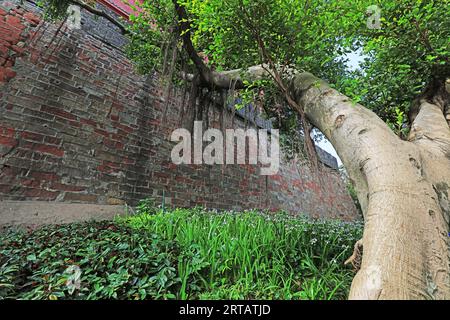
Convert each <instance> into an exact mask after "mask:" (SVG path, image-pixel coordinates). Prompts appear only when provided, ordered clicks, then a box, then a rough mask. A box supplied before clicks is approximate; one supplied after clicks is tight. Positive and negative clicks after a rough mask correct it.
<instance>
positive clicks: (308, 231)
mask: <svg viewBox="0 0 450 320" xmlns="http://www.w3.org/2000/svg"><path fill="white" fill-rule="evenodd" d="M361 232H362V226H361V224H360V223H344V222H338V221H312V220H309V219H307V218H305V217H292V216H290V215H288V214H286V213H283V212H280V213H272V214H268V213H261V212H256V211H244V212H216V211H213V212H211V211H208V212H207V211H205V210H204V209H201V208H194V209H174V210H171V211H165V212H163V211H162V210H159V211H158V210H155V209H153V208H151V207H150V206H146V205H141V206H140V207H139V213H138V214H136V215H133V216H128V217H121V218H117V219H116V221H114V222H102V223H93V222H90V223H78V224H72V225H65V226H51V227H45V228H41V229H39V230H37V231H34V232H31V233H23V232H16V231H11V232H9V233H7V234H6V235H3V236H1V238H0V298H1V297H3V298H24V299H55V298H57V299H99V298H116V299H171V298H177V299H345V298H346V296H347V294H348V290H349V286H350V283H351V279H352V277H353V275H354V274H353V272H352V271H351V270H350V269H349V268H346V267H344V266H343V261H344V260H345V259H346V258H348V257H349V256H350V255H351V253H352V247H353V244H354V242H355V241H356V240H358V239H359V238H360V237H361ZM70 265H76V266H78V267H79V268H80V270H81V278H80V281H81V285H80V287H79V288H77V289H75V290H74V289H72V290H69V289H68V288H67V286H66V282H67V280H68V279H69V278H70V275H68V274H67V267H68V266H70Z"/></svg>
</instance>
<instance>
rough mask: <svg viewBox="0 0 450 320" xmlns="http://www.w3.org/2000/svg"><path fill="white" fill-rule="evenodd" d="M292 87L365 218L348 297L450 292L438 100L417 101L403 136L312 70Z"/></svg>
mask: <svg viewBox="0 0 450 320" xmlns="http://www.w3.org/2000/svg"><path fill="white" fill-rule="evenodd" d="M291 90H292V91H293V92H294V93H295V96H296V97H297V99H298V101H299V103H300V104H301V105H303V106H304V108H305V113H306V114H307V116H308V118H309V119H310V120H311V121H312V122H313V124H314V125H315V126H317V127H318V128H319V129H320V130H321V131H322V132H323V133H324V134H325V135H326V136H327V138H328V139H329V140H330V141H331V142H332V144H333V145H334V146H335V148H336V150H337V152H338V154H339V156H340V157H341V159H342V161H343V163H344V165H345V167H346V168H347V170H348V173H349V176H350V178H351V179H352V181H353V182H354V184H355V188H356V190H357V193H358V198H359V200H360V203H361V206H362V209H363V213H364V220H365V228H364V235H363V239H362V245H363V256H362V263H361V268H360V270H359V271H358V273H357V274H356V276H355V278H354V280H353V283H352V287H351V291H350V297H349V298H350V299H450V268H449V262H450V260H449V234H448V232H449V215H450V204H449V193H450V128H449V126H448V123H447V121H446V119H445V115H444V111H445V110H444V106H445V105H446V104H448V101H447V102H446V101H445V99H448V92H446V93H445V94H446V95H445V97H444V99H436V101H441V102H443V103H442V104H439V103H438V102H437V103H429V102H427V101H425V100H424V101H421V105H420V111H419V113H418V115H417V117H416V118H415V120H414V123H413V125H412V129H411V134H410V136H409V139H408V140H409V141H403V140H401V139H399V138H398V137H397V136H396V135H395V134H394V133H393V132H392V131H391V130H390V129H389V128H388V127H387V125H386V124H385V123H384V122H383V121H382V120H381V119H379V118H378V117H377V116H376V115H375V114H374V113H373V112H371V111H370V110H368V109H365V108H363V107H362V106H360V105H358V104H356V105H355V104H354V103H352V102H351V101H349V98H347V97H346V96H344V95H341V94H340V93H338V92H337V91H336V90H334V89H332V88H330V87H329V86H328V85H327V84H326V83H325V82H323V81H320V80H319V79H317V78H315V77H314V76H312V75H311V74H308V73H303V74H299V75H297V76H296V77H295V79H294V81H293V83H292V87H291Z"/></svg>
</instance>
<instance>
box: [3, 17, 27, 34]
mask: <svg viewBox="0 0 450 320" xmlns="http://www.w3.org/2000/svg"><path fill="white" fill-rule="evenodd" d="M6 23H7V24H8V25H9V26H10V27H11V26H12V27H15V28H17V29H20V30H22V29H24V28H25V26H24V25H23V24H22V21H21V20H20V18H18V17H16V16H11V15H10V16H7V17H6Z"/></svg>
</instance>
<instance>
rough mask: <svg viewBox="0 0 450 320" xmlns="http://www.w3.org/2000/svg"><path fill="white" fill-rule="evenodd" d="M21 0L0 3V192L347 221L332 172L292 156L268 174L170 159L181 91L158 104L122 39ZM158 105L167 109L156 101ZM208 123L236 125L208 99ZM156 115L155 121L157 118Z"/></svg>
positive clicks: (349, 210) (153, 85) (347, 203)
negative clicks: (45, 18)
mask: <svg viewBox="0 0 450 320" xmlns="http://www.w3.org/2000/svg"><path fill="white" fill-rule="evenodd" d="M40 22H41V18H40V17H39V14H38V13H37V11H36V10H35V9H34V8H32V7H31V6H30V5H29V4H26V5H25V7H18V6H17V2H15V1H2V2H0V156H1V158H0V198H1V199H3V200H46V201H59V202H61V201H63V202H80V203H96V204H121V203H125V202H126V203H129V204H135V203H136V202H137V201H138V200H139V199H142V198H146V197H153V198H155V199H156V200H157V201H160V199H161V197H162V192H163V190H164V191H165V196H166V202H167V203H168V204H169V205H173V206H183V207H187V206H194V205H205V206H207V207H211V208H218V209H225V208H227V209H231V208H233V209H242V208H269V209H271V210H276V209H286V210H289V211H291V212H304V213H307V214H310V215H312V216H316V217H318V216H328V217H340V218H343V219H352V218H355V217H357V211H356V209H355V206H354V204H353V202H352V200H351V198H350V196H349V195H348V193H347V192H346V189H345V185H344V184H343V183H342V181H341V179H340V177H339V175H338V174H337V173H336V172H335V171H334V170H331V169H329V168H326V167H323V168H322V170H321V173H320V175H317V174H316V173H314V172H312V171H311V170H310V169H308V167H306V166H302V165H300V164H298V163H295V162H289V163H283V164H282V167H281V169H280V172H279V174H278V175H275V176H268V177H266V176H261V175H259V168H258V167H257V166H252V165H214V166H208V165H179V166H176V165H174V164H172V163H171V160H170V152H171V149H172V147H173V145H174V144H173V143H172V142H170V141H169V140H168V137H169V136H170V133H171V132H172V130H173V129H175V128H178V127H179V126H180V123H181V119H180V115H181V114H182V113H183V112H186V110H185V111H183V112H182V108H183V104H182V103H181V100H182V99H181V95H182V93H181V92H175V93H173V94H172V95H171V98H170V101H168V105H167V104H166V103H165V102H164V101H162V99H161V97H162V96H163V89H162V88H161V86H160V85H159V84H158V81H157V80H156V79H154V78H152V77H144V76H140V75H137V74H136V73H135V72H134V71H133V66H132V64H131V63H130V61H129V60H127V59H126V57H125V56H124V54H123V52H122V51H121V49H120V47H121V46H122V45H123V43H124V41H126V40H125V39H124V38H123V37H122V36H121V35H120V34H119V33H118V32H114V33H112V34H110V35H109V36H108V37H105V33H104V32H103V33H102V32H101V31H99V30H101V29H100V28H103V29H105V30H109V31H111V30H114V29H111V28H110V26H109V25H108V23H107V22H106V21H104V20H102V19H96V20H95V19H92V17H91V16H90V15H89V14H88V13H86V12H83V30H70V29H68V28H67V27H66V26H65V25H61V24H58V23H55V24H49V23H40ZM166 106H167V108H166ZM207 115H208V117H207V118H208V121H209V126H210V127H211V126H215V127H217V126H218V124H219V123H220V121H224V122H225V123H226V127H228V128H231V127H245V126H246V123H245V122H244V121H243V120H242V119H240V118H236V117H234V118H233V116H232V114H230V112H229V111H226V110H223V109H222V108H219V107H217V106H210V107H209V108H208V110H207ZM163 119H164V120H163Z"/></svg>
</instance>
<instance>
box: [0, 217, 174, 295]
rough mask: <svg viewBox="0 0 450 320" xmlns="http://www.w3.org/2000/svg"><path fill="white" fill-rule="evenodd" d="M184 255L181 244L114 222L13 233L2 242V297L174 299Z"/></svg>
mask: <svg viewBox="0 0 450 320" xmlns="http://www.w3.org/2000/svg"><path fill="white" fill-rule="evenodd" d="M179 253H180V252H179V248H178V246H177V244H176V242H175V241H171V240H164V239H161V238H160V237H158V236H157V235H155V234H150V233H149V232H147V231H144V230H136V229H131V228H129V227H127V226H125V225H122V224H118V223H113V222H88V223H75V224H67V225H57V226H47V227H43V228H41V229H38V230H36V231H32V232H23V231H22V232H17V231H9V232H6V233H5V234H2V235H1V238H0V297H1V298H13V299H110V298H113V299H145V298H151V299H158V298H160V299H164V298H174V297H175V293H176V290H177V285H178V283H179V279H177V270H176V266H177V259H178V255H179ZM78 268H79V269H78ZM76 270H80V271H81V278H80V279H79V280H80V282H79V284H80V286H79V287H78V288H77V279H74V276H76ZM68 281H69V282H70V281H71V282H72V286H67V282H68Z"/></svg>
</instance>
